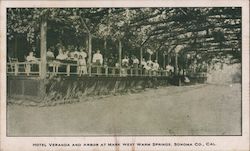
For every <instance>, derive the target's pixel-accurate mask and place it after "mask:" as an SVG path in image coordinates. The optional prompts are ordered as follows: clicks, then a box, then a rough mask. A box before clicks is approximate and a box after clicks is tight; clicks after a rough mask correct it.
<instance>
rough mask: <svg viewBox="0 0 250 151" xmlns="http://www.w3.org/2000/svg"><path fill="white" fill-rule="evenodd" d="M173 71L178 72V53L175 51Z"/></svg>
mask: <svg viewBox="0 0 250 151" xmlns="http://www.w3.org/2000/svg"><path fill="white" fill-rule="evenodd" d="M174 73H175V75H177V74H178V53H177V52H175V64H174Z"/></svg>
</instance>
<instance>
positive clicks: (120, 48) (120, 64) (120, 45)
mask: <svg viewBox="0 0 250 151" xmlns="http://www.w3.org/2000/svg"><path fill="white" fill-rule="evenodd" d="M121 66H122V42H121V39H119V68H120V75H121Z"/></svg>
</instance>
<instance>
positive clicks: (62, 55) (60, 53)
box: [56, 48, 68, 60]
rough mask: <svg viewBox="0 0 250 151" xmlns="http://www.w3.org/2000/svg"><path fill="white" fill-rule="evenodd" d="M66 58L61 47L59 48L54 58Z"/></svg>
mask: <svg viewBox="0 0 250 151" xmlns="http://www.w3.org/2000/svg"><path fill="white" fill-rule="evenodd" d="M67 58H68V55H67V54H66V53H63V50H62V48H60V49H59V54H58V55H57V56H56V59H58V60H66V59H67Z"/></svg>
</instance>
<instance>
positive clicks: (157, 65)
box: [153, 60, 159, 71]
mask: <svg viewBox="0 0 250 151" xmlns="http://www.w3.org/2000/svg"><path fill="white" fill-rule="evenodd" d="M158 69H159V64H158V61H157V60H155V61H154V62H153V70H155V71H157V70H158Z"/></svg>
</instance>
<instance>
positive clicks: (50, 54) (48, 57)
mask: <svg viewBox="0 0 250 151" xmlns="http://www.w3.org/2000/svg"><path fill="white" fill-rule="evenodd" d="M46 55H47V60H51V59H54V58H55V55H54V53H53V52H52V51H51V49H50V48H49V49H48V51H47V54H46Z"/></svg>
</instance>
